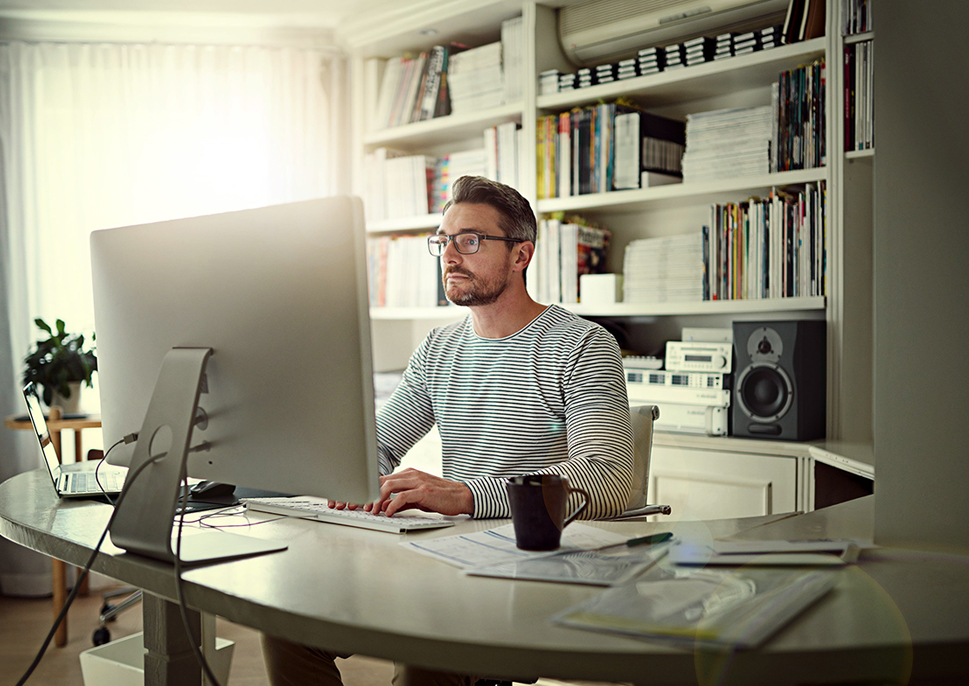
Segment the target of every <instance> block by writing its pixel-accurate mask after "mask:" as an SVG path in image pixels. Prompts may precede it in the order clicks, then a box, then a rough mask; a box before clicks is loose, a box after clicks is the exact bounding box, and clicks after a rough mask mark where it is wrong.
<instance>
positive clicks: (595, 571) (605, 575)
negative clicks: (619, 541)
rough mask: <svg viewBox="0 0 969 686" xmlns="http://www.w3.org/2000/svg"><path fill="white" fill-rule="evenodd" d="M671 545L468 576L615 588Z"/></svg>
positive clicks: (582, 554) (587, 553)
mask: <svg viewBox="0 0 969 686" xmlns="http://www.w3.org/2000/svg"><path fill="white" fill-rule="evenodd" d="M668 547H669V546H668V544H665V543H662V544H659V545H653V546H647V547H644V548H631V549H630V548H625V547H623V548H617V549H614V550H611V551H608V552H606V551H603V552H598V551H594V550H574V551H569V552H564V553H553V554H551V555H548V554H546V555H542V556H540V557H529V558H524V559H516V560H510V561H508V562H501V563H499V564H494V565H487V566H484V567H472V568H470V569H466V570H465V572H464V573H465V574H470V575H472V576H493V577H499V578H503V579H520V580H531V581H555V582H560V583H569V584H585V585H590V586H612V585H613V584H619V583H622V582H624V581H626V580H628V579H631V578H633V577H634V576H636V575H637V574H639V573H641V572H642V571H643V570H645V569H647V568H648V567H650V566H651V565H653V564H655V563H656V561H657V560H659V559H660V558H661V557H662V556H663V555H665V554H666V551H667V549H668Z"/></svg>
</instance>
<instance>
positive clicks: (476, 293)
mask: <svg viewBox="0 0 969 686" xmlns="http://www.w3.org/2000/svg"><path fill="white" fill-rule="evenodd" d="M448 274H463V275H464V276H467V277H468V280H467V282H466V283H467V288H466V289H465V290H464V292H463V293H462V292H459V291H458V289H457V288H456V287H452V288H450V289H449V288H448V283H447V277H448ZM441 278H442V279H443V281H444V292H445V293H446V294H447V299H448V300H450V301H451V302H453V303H454V304H455V305H464V306H465V307H480V306H482V305H490V304H492V303H493V302H495V301H497V300H498V298H500V297H501V294H502V293H504V292H505V289H507V288H508V276H507V275H505V278H504V279H501V280H498V279H495V280H493V281H491V282H486V283H482V282H481V281H479V280H478V278H477V277H476V276H474V275H473V274H471V272H466V271H464V270H463V269H448V270H446V271H445V272H444V275H443V276H442V277H441Z"/></svg>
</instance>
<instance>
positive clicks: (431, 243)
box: [427, 233, 522, 257]
mask: <svg viewBox="0 0 969 686" xmlns="http://www.w3.org/2000/svg"><path fill="white" fill-rule="evenodd" d="M448 241H451V242H452V243H454V248H455V250H457V251H458V252H459V253H461V254H462V255H473V254H475V253H476V252H478V248H480V247H481V241H505V242H507V243H521V242H522V241H521V240H519V239H517V238H505V237H504V236H485V235H484V234H481V233H456V234H454V235H453V236H448V235H447V234H446V233H439V234H437V235H434V236H428V237H427V249H428V250H429V251H430V253H431V254H432V255H434V257H440V256H441V255H443V254H444V250H445V249H446V248H447V244H448Z"/></svg>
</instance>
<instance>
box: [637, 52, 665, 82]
mask: <svg viewBox="0 0 969 686" xmlns="http://www.w3.org/2000/svg"><path fill="white" fill-rule="evenodd" d="M664 58H665V53H664V52H663V48H656V47H653V48H643V49H642V50H640V51H639V55H638V57H637V60H638V64H639V74H640V75H641V76H645V75H647V74H655V73H656V72H660V71H663V65H664Z"/></svg>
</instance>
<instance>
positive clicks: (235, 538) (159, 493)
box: [110, 348, 287, 564]
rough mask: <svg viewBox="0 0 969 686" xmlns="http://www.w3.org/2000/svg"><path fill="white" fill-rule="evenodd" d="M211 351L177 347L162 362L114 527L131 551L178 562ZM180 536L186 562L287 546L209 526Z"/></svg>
mask: <svg viewBox="0 0 969 686" xmlns="http://www.w3.org/2000/svg"><path fill="white" fill-rule="evenodd" d="M211 354H212V349H211V348H172V349H171V350H169V351H168V353H167V354H166V355H165V359H164V360H163V361H162V367H161V371H160V372H159V374H158V380H157V381H156V382H155V389H154V391H153V392H152V395H151V402H150V403H149V404H148V412H147V413H146V414H145V421H144V424H143V425H142V427H141V432H140V433H139V434H138V442H137V444H136V445H135V453H134V456H133V457H132V459H131V464H130V466H129V468H128V477H127V479H126V480H125V485H124V491H123V494H124V497H123V499H122V500H121V502H120V503H119V505H118V508H117V512H116V513H115V516H114V521H113V522H112V524H111V529H110V531H111V542H112V543H114V545H116V546H118V547H119V548H123V549H124V550H126V551H127V552H129V553H133V554H136V555H144V556H146V557H150V558H153V559H156V560H161V561H162V562H169V563H172V562H174V561H175V552H176V547H173V541H172V533H173V522H174V519H175V508H176V506H177V504H178V499H179V496H180V494H181V492H182V489H181V482H182V479H183V475H184V474H185V468H186V460H187V457H188V453H189V452H190V451H191V445H190V443H191V440H192V431H193V429H194V428H195V426H196V424H197V423H198V422H197V420H196V415H197V414H198V401H199V394H200V393H202V392H203V388H202V386H203V382H204V378H205V377H204V373H205V364H206V362H207V360H208V358H209V355H211ZM143 465H145V466H144V467H143ZM139 469H141V470H142V471H141V472H140V473H138V470H139ZM136 473H137V476H136ZM180 538H181V546H180V550H178V552H179V560H180V561H181V563H182V564H198V563H203V562H215V561H218V560H226V559H232V558H238V557H248V556H251V555H260V554H263V553H269V552H275V551H278V550H285V549H286V547H287V546H286V545H285V544H283V543H277V542H275V541H265V540H259V539H255V538H249V537H248V536H239V535H237V534H230V533H226V532H224V531H213V530H210V529H206V530H204V531H199V530H198V529H184V530H183V532H182V536H181V537H180Z"/></svg>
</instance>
